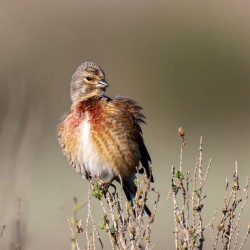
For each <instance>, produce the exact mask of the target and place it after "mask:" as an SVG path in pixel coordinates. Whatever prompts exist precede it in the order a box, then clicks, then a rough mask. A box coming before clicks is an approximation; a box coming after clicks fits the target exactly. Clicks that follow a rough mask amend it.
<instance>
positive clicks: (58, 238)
mask: <svg viewBox="0 0 250 250" xmlns="http://www.w3.org/2000/svg"><path fill="white" fill-rule="evenodd" d="M249 44H250V3H249V2H247V1H213V0H209V1H193V0H190V1H184V0H183V1H167V0H165V1H163V0H162V1H160V0H159V1H155V0H150V1H149V0H134V1H130V0H129V1H125V0H123V1H122V0H106V1H104V0H99V1H97V0H70V1H69V0H68V1H67V0H60V1H59V0H50V1H48V0H44V1H36V0H22V1H17V0H12V1H10V0H1V1H0V58H1V59H0V115H1V116H0V117H1V118H0V126H1V127H0V129H1V134H0V147H1V148H0V149H1V150H0V157H1V158H0V159H1V161H0V164H1V165H0V198H1V204H0V225H6V229H5V231H4V234H3V237H2V238H0V248H1V249H10V247H9V246H10V244H11V242H15V237H16V233H15V222H14V219H15V218H16V213H17V207H18V205H17V198H18V197H20V198H21V210H20V211H21V228H22V232H21V236H22V244H23V248H22V249H36V250H39V249H69V248H70V241H69V238H70V231H69V228H68V224H67V221H66V217H65V214H67V215H69V216H70V215H71V212H72V207H73V197H74V196H77V197H78V199H79V201H80V202H81V203H84V202H85V201H86V200H87V189H88V185H87V182H86V181H84V180H82V179H81V178H80V176H78V175H77V174H76V173H75V172H74V171H73V170H72V169H71V168H70V167H69V164H68V162H67V161H66V160H65V158H64V157H63V155H62V154H61V150H60V148H59V146H58V144H57V140H56V126H57V123H58V121H59V120H60V117H61V116H62V115H63V114H64V113H65V112H67V111H68V110H69V108H70V98H69V83H70V80H71V76H72V74H73V73H74V71H75V69H76V67H77V66H78V65H79V64H80V63H82V62H83V61H86V60H88V61H94V62H96V63H98V64H100V65H101V67H102V68H103V70H104V71H105V73H106V80H107V81H108V82H109V84H110V87H109V88H108V89H107V94H108V95H109V96H110V97H113V96H115V95H122V96H127V97H130V98H133V99H135V100H137V101H138V102H139V103H140V105H141V106H143V108H144V114H145V115H146V117H147V124H148V125H147V126H143V131H144V138H145V141H146V145H147V147H148V149H149V151H150V154H151V156H152V160H153V173H154V175H155V185H154V186H155V187H156V188H157V189H158V190H160V193H161V200H160V204H159V210H158V214H157V217H156V221H155V224H154V226H153V238H152V241H153V243H154V245H155V249H173V248H174V237H173V231H174V226H173V209H172V208H173V205H172V202H171V200H169V201H167V200H166V197H167V194H168V191H169V187H170V176H171V174H170V172H171V165H175V166H178V162H179V154H180V153H179V152H180V145H181V139H180V138H178V136H177V129H178V127H180V126H183V127H184V129H185V132H186V134H187V135H186V140H187V145H186V147H185V150H184V168H185V170H187V169H190V170H192V169H193V167H194V164H195V161H196V156H197V155H198V151H197V148H198V146H199V139H200V136H203V142H204V159H203V160H204V166H206V165H207V163H208V161H209V158H210V157H212V158H213V163H212V167H211V169H210V173H209V179H208V181H207V185H206V187H205V189H204V192H205V193H206V194H207V198H206V200H205V201H204V204H205V207H204V210H203V212H202V214H203V215H204V222H205V224H206V223H208V222H209V218H211V217H212V215H213V213H214V210H215V209H216V208H217V207H219V208H222V206H223V195H224V187H225V179H226V177H229V180H231V176H232V173H233V169H234V164H235V163H234V162H235V161H236V160H237V161H238V165H239V175H240V181H241V187H242V189H243V186H244V185H245V177H246V176H247V175H250V170H249V159H250V133H249V127H250V112H249V107H250V98H249V96H250V70H249V66H250V47H249ZM149 204H150V202H149ZM150 206H151V205H150ZM95 207H97V208H98V206H97V205H96V206H95ZM249 210H250V207H249V205H248V206H247V207H246V210H245V213H244V214H243V215H242V216H243V221H242V228H241V229H242V233H243V232H244V233H245V232H246V226H247V224H248V223H249V222H250V215H249V214H250V213H249ZM98 211H99V212H98ZM219 211H220V209H219ZM86 213H87V210H86V208H84V209H83V210H82V211H81V213H80V217H82V218H83V219H84V218H86ZM93 213H94V214H95V213H100V210H98V209H97V210H96V211H93ZM219 217H220V216H218V218H219ZM98 223H99V221H97V224H98ZM205 244H206V245H207V248H206V249H210V248H211V235H209V234H207V235H206V241H205ZM209 246H210V247H209ZM248 246H250V245H249V243H248ZM107 249H108V248H107Z"/></svg>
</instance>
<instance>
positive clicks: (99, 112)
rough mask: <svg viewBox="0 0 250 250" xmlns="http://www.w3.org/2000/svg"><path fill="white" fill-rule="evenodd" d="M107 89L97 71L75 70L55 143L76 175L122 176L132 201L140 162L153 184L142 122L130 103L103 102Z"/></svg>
mask: <svg viewBox="0 0 250 250" xmlns="http://www.w3.org/2000/svg"><path fill="white" fill-rule="evenodd" d="M106 87H108V84H107V83H106V81H105V75H104V72H103V71H102V69H101V68H100V67H99V66H98V65H96V64H95V63H91V62H85V63H83V64H81V65H80V66H79V67H78V69H77V70H76V72H75V74H74V75H73V77H72V81H71V99H72V106H71V110H70V111H69V113H68V114H67V115H66V117H65V118H64V119H63V120H62V121H61V122H60V124H59V126H58V140H59V143H60V145H61V147H62V150H63V153H64V154H65V155H66V157H67V158H68V160H69V161H70V163H71V165H72V167H73V168H74V169H75V170H76V171H77V172H78V173H80V174H81V175H82V176H83V177H87V178H91V177H97V178H99V179H101V180H103V181H104V182H111V181H113V180H117V181H119V176H121V178H122V180H123V185H124V191H125V194H126V196H127V198H128V199H129V200H131V199H132V197H133V195H134V194H135V193H136V186H135V184H134V176H135V171H136V167H139V165H140V162H141V164H142V166H143V167H144V169H145V170H146V173H147V176H148V178H150V180H151V181H153V176H152V174H151V170H150V163H151V159H150V156H149V153H148V151H147V149H146V147H145V144H144V141H143V138H142V131H141V127H140V123H141V122H144V116H143V114H142V113H141V107H140V106H138V104H137V103H136V102H135V101H133V100H130V99H127V98H122V97H116V98H114V99H111V98H109V97H107V96H105V95H104V93H105V90H106ZM145 209H146V211H147V210H148V209H147V208H145ZM147 212H148V213H150V211H147Z"/></svg>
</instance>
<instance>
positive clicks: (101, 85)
mask: <svg viewBox="0 0 250 250" xmlns="http://www.w3.org/2000/svg"><path fill="white" fill-rule="evenodd" d="M108 86H109V85H108V83H107V82H106V81H105V74H104V72H103V70H102V69H101V68H100V66H98V65H97V64H95V63H93V62H84V63H83V64H81V65H80V66H79V67H78V68H77V70H76V72H75V73H74V75H73V76H72V80H71V86H70V95H71V100H72V102H73V103H75V102H77V101H82V100H86V99H88V98H91V97H95V96H101V95H103V94H104V93H105V90H106V88H107V87H108Z"/></svg>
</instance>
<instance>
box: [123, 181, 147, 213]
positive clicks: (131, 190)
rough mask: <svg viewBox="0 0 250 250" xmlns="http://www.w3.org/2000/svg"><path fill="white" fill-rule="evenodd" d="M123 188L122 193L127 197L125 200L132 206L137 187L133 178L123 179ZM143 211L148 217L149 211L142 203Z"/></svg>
mask: <svg viewBox="0 0 250 250" xmlns="http://www.w3.org/2000/svg"><path fill="white" fill-rule="evenodd" d="M123 190H124V193H125V195H126V197H127V200H128V201H129V202H130V203H131V205H132V207H133V205H134V199H135V195H136V192H137V187H136V185H135V183H134V180H132V181H131V180H129V181H123ZM144 211H145V212H146V213H147V215H148V216H149V217H150V216H151V211H150V209H149V208H148V206H147V205H146V204H144ZM133 212H134V215H136V213H135V211H134V209H133Z"/></svg>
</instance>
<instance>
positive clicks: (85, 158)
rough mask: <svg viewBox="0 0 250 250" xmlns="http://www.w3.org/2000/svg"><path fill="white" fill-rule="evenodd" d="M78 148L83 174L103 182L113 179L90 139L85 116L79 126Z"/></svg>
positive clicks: (110, 168) (109, 167)
mask: <svg viewBox="0 0 250 250" xmlns="http://www.w3.org/2000/svg"><path fill="white" fill-rule="evenodd" d="M80 126H81V127H80V134H81V136H80V147H79V151H78V159H79V162H80V163H81V165H82V166H83V169H82V170H83V171H82V172H83V173H84V172H87V174H89V175H90V176H92V177H98V178H100V179H101V180H103V181H111V180H112V179H113V178H114V173H113V171H112V167H111V166H109V165H108V164H107V162H105V161H103V160H102V159H101V158H100V156H99V154H100V153H102V152H100V153H99V152H97V150H96V149H95V147H94V145H93V142H92V141H91V138H90V126H91V124H90V123H89V122H88V116H87V115H86V117H85V119H84V120H83V122H82V124H81V125H80Z"/></svg>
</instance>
